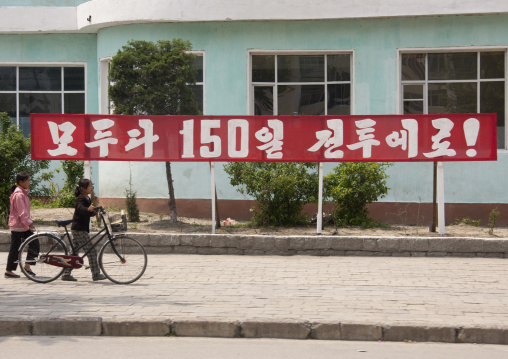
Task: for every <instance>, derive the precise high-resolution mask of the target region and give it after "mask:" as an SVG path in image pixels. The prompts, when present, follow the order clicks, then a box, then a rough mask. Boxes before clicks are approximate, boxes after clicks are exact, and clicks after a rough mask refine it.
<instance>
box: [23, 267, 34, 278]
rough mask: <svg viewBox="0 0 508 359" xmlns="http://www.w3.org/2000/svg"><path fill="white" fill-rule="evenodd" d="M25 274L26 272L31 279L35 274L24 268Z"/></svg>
mask: <svg viewBox="0 0 508 359" xmlns="http://www.w3.org/2000/svg"><path fill="white" fill-rule="evenodd" d="M25 272H27V273H28V274H30V275H31V276H32V277H35V273H34V272H32V271H31V270H30V269H26V268H25Z"/></svg>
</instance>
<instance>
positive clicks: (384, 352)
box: [0, 336, 508, 359]
mask: <svg viewBox="0 0 508 359" xmlns="http://www.w3.org/2000/svg"><path fill="white" fill-rule="evenodd" d="M0 348H1V357H2V358H16V357H18V358H29V357H36V358H38V359H60V358H62V359H63V358H73V359H90V358H95V359H102V358H119V357H120V358H122V359H130V358H135V359H138V358H150V359H157V358H179V359H186V358H189V359H191V358H199V359H201V358H206V359H214V358H220V359H229V358H235V359H237V358H243V359H250V358H263V359H270V358H277V359H283V358H291V359H306V358H309V359H310V358H312V359H314V358H319V359H328V358H330V359H332V358H333V359H337V358H348V359H408V358H411V359H428V358H432V359H442V358H443V359H444V358H446V359H450V358H461V359H469V358H471V359H478V358H488V359H506V358H508V346H503V345H475V344H438V343H392V342H390V343H389V342H355V341H318V340H284V339H218V338H177V337H167V338H139V337H131V338H128V337H37V336H32V337H26V336H25V337H0Z"/></svg>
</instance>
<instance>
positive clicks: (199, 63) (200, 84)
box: [191, 53, 205, 113]
mask: <svg viewBox="0 0 508 359" xmlns="http://www.w3.org/2000/svg"><path fill="white" fill-rule="evenodd" d="M194 55H196V58H195V59H194V67H195V68H196V69H197V71H198V72H197V75H196V84H195V85H191V87H192V91H194V96H195V98H196V102H197V103H198V106H199V110H200V111H201V113H204V112H205V111H204V102H205V98H204V87H205V74H204V66H203V53H194Z"/></svg>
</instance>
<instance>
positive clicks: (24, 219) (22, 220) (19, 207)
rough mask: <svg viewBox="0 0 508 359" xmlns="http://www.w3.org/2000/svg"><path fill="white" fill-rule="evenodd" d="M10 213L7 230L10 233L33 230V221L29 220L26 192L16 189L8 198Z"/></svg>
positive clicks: (28, 203) (25, 190) (19, 188)
mask: <svg viewBox="0 0 508 359" xmlns="http://www.w3.org/2000/svg"><path fill="white" fill-rule="evenodd" d="M10 201H11V212H10V214H9V229H10V230H11V231H12V232H26V231H28V229H29V228H33V221H32V219H31V218H30V199H29V198H28V190H27V189H24V188H21V187H19V186H18V187H16V189H15V190H14V192H13V193H12V194H11V197H10Z"/></svg>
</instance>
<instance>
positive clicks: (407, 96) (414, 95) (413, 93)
mask: <svg viewBox="0 0 508 359" xmlns="http://www.w3.org/2000/svg"><path fill="white" fill-rule="evenodd" d="M413 99H417V100H423V85H404V100H413Z"/></svg>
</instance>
